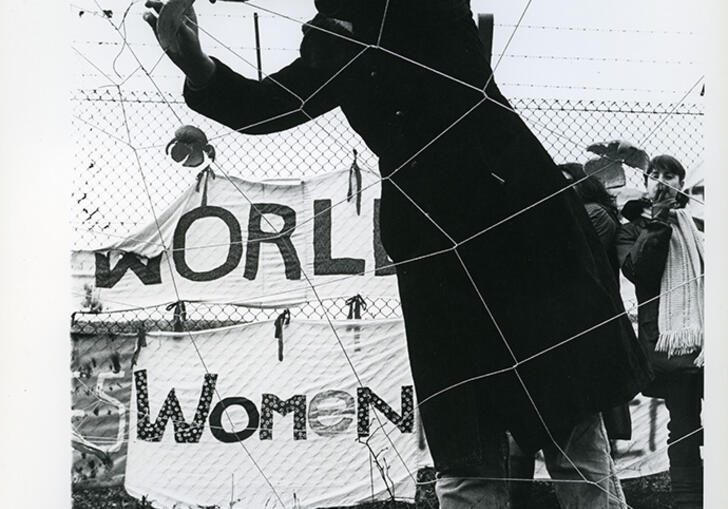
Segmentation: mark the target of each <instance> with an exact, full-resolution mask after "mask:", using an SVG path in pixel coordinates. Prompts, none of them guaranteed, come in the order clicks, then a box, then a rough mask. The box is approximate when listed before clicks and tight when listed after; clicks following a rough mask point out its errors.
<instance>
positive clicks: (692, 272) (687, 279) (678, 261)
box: [655, 209, 704, 366]
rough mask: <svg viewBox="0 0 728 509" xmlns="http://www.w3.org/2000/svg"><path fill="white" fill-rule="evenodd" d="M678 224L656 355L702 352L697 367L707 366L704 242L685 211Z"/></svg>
mask: <svg viewBox="0 0 728 509" xmlns="http://www.w3.org/2000/svg"><path fill="white" fill-rule="evenodd" d="M675 212H676V216H677V224H672V225H671V226H672V236H671V237H670V247H669V251H668V255H667V262H666V264H665V271H664V272H663V274H662V281H661V282H660V305H659V311H658V323H657V325H658V328H659V331H660V336H659V338H658V340H657V345H656V346H655V351H658V352H666V353H667V356H668V358H669V357H671V356H673V355H685V354H691V353H695V352H699V355H698V358H696V360H695V364H696V365H698V366H701V365H702V364H703V278H702V272H703V268H702V266H703V256H704V255H703V238H702V234H701V233H700V231H698V229H697V228H696V227H695V223H694V222H693V219H692V217H690V214H688V213H687V212H686V211H685V210H684V209H678V210H676V211H675Z"/></svg>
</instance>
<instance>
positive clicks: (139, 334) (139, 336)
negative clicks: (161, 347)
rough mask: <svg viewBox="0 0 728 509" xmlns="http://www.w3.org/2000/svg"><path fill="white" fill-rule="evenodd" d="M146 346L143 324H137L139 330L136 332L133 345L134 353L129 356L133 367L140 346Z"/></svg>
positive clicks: (145, 333)
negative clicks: (134, 344)
mask: <svg viewBox="0 0 728 509" xmlns="http://www.w3.org/2000/svg"><path fill="white" fill-rule="evenodd" d="M145 346H147V331H146V329H144V326H143V325H140V326H139V331H138V332H137V340H136V346H135V347H134V354H133V355H132V356H131V366H132V367H134V366H135V365H136V362H137V359H138V358H139V352H141V351H142V348H144V347H145Z"/></svg>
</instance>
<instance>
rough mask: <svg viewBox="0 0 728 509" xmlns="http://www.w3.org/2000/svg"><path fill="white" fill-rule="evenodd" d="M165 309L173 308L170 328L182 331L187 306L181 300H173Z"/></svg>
mask: <svg viewBox="0 0 728 509" xmlns="http://www.w3.org/2000/svg"><path fill="white" fill-rule="evenodd" d="M165 309H166V310H167V311H171V310H172V309H174V315H173V317H172V329H173V330H174V331H175V332H183V331H184V322H185V320H187V308H186V307H185V303H184V302H183V301H181V300H180V301H177V302H173V303H172V304H170V305H169V306H167V307H166V308H165Z"/></svg>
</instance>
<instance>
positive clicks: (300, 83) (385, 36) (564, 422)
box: [185, 0, 650, 470]
mask: <svg viewBox="0 0 728 509" xmlns="http://www.w3.org/2000/svg"><path fill="white" fill-rule="evenodd" d="M385 4H388V10H387V16H386V19H384V22H383V20H382V13H383V11H384V7H385ZM361 5H362V6H363V7H362V10H361V12H360V13H359V14H358V17H357V18H355V19H354V20H353V26H354V33H353V36H352V35H348V36H349V37H353V38H354V39H356V40H357V41H363V42H365V43H366V44H371V45H372V46H364V45H361V44H360V43H355V42H347V41H346V40H343V39H339V38H336V37H334V36H332V35H329V34H327V33H324V32H321V31H318V30H315V29H309V30H308V31H307V32H306V35H305V36H304V41H303V43H302V47H301V52H302V57H301V58H299V59H297V60H295V61H294V62H293V63H292V64H290V65H289V66H287V67H285V68H283V69H281V70H280V71H278V72H276V73H274V74H273V75H271V76H269V77H267V78H266V79H264V80H262V81H261V82H257V81H255V80H249V79H245V78H243V77H241V76H239V75H238V74H236V73H234V72H233V71H231V70H230V69H229V68H228V67H226V66H224V65H223V64H221V63H219V62H218V63H217V72H216V74H215V76H214V78H213V81H212V82H211V83H210V84H209V85H208V86H207V87H206V88H205V89H204V90H198V91H193V90H190V89H189V88H187V89H186V90H185V97H186V100H187V102H188V104H189V105H190V107H192V108H193V109H195V110H196V111H199V112H201V113H202V114H204V115H206V116H208V117H211V118H213V119H215V120H217V121H219V122H222V123H224V124H226V125H228V126H230V127H231V128H233V129H238V130H240V131H241V132H243V133H247V134H262V133H270V132H274V131H280V130H283V129H286V128H289V127H292V126H295V125H298V124H301V123H303V122H306V121H307V120H308V119H309V118H311V117H316V116H318V115H321V114H322V113H325V112H327V111H329V110H331V109H333V108H335V107H337V106H339V107H341V109H342V111H343V112H344V114H345V115H346V117H347V119H348V120H349V122H350V124H351V126H352V127H353V128H354V129H355V130H356V131H357V132H358V133H359V134H360V135H361V137H362V138H363V139H364V141H365V142H366V143H367V145H368V146H369V147H370V148H371V149H372V151H373V152H374V153H376V154H377V155H378V156H379V168H380V172H381V175H382V177H383V178H384V181H383V183H382V198H381V212H380V226H381V234H382V241H383V244H384V246H385V248H386V250H387V252H388V254H389V256H390V257H391V258H392V259H393V260H395V261H396V262H401V264H399V265H398V267H397V277H398V284H399V289H400V297H401V303H402V310H403V313H404V318H405V327H406V332H407V341H408V345H409V354H410V362H411V366H412V372H413V376H414V380H415V388H416V392H417V397H418V400H419V402H420V405H421V406H420V412H421V416H422V419H423V423H424V427H425V433H426V435H427V440H428V443H429V447H430V450H431V453H432V455H433V458H434V460H435V465H436V467H437V468H438V469H440V470H442V469H452V468H459V467H462V466H467V465H472V464H475V463H479V462H481V461H482V460H483V458H484V457H485V454H484V447H485V441H484V440H483V437H486V436H488V435H489V434H492V433H494V432H502V431H503V430H505V429H509V430H511V432H512V433H513V435H514V436H515V438H516V440H518V441H519V443H520V444H521V445H522V446H523V447H524V448H525V449H527V450H528V449H537V448H541V447H542V446H543V445H545V444H546V443H548V441H549V438H548V433H547V432H546V430H545V429H544V425H543V423H545V424H546V425H547V426H548V427H549V428H550V429H551V430H552V431H555V430H558V429H562V430H563V429H568V427H570V426H571V425H573V424H574V423H575V422H576V420H578V419H579V418H580V417H582V416H583V415H586V414H588V413H593V412H595V411H600V410H603V409H605V408H609V407H612V406H615V405H617V404H619V403H623V402H626V401H628V400H629V399H631V398H632V397H633V396H634V395H635V394H636V393H637V392H638V391H639V390H640V388H641V387H642V386H643V385H644V384H645V383H646V382H647V381H648V380H649V378H650V374H649V372H648V367H647V365H646V360H645V356H644V353H643V351H642V350H641V347H640V346H639V344H638V343H637V341H636V340H635V338H634V333H633V331H632V328H631V326H630V323H629V321H628V320H627V318H626V317H625V316H620V317H618V318H614V317H615V316H616V315H619V314H620V313H622V312H623V307H622V304H621V300H620V298H619V295H618V291H617V286H616V282H615V278H614V275H613V273H612V271H611V269H610V267H609V264H608V262H607V259H606V256H605V254H604V250H603V249H602V248H601V246H599V239H598V238H597V236H596V234H595V233H594V230H593V229H592V227H591V225H590V224H589V219H588V217H587V215H586V213H585V211H584V207H583V206H582V204H581V203H580V202H579V201H578V199H577V198H576V196H575V195H574V193H570V192H569V193H558V194H556V195H555V196H553V197H551V195H552V194H553V193H557V192H558V191H559V190H560V189H562V188H563V187H564V186H565V185H566V183H565V180H564V179H563V177H562V175H561V172H560V171H559V170H558V169H557V168H556V166H555V165H554V163H553V161H552V160H551V158H550V156H549V155H548V154H547V153H546V151H545V150H544V149H543V147H542V146H541V144H540V143H539V141H538V140H537V139H536V138H535V137H534V135H533V134H532V133H531V132H530V131H529V129H528V128H527V127H526V125H525V124H524V123H523V121H522V120H521V119H520V117H519V116H518V115H517V114H516V113H514V112H513V111H512V110H511V107H510V105H509V104H508V102H507V101H506V99H505V98H504V97H503V95H502V94H501V93H500V91H499V90H498V88H497V87H496V85H495V83H494V81H492V80H489V77H490V76H491V69H490V68H489V66H488V64H487V60H486V58H485V55H484V53H483V47H482V45H481V42H480V40H479V38H478V33H477V28H476V26H475V24H474V23H473V20H472V14H471V12H470V10H469V7H468V3H467V2H465V1H462V0H437V1H434V0H433V1H432V2H415V1H414V0H392V1H391V2H386V1H385V0H368V1H367V2H364V3H361ZM315 23H316V24H319V25H321V26H326V27H327V30H335V27H332V26H331V24H330V23H328V22H327V21H326V20H323V19H321V18H319V19H317V20H316V21H315ZM380 31H381V41H380V44H379V45H378V46H380V47H381V48H382V49H379V48H378V47H374V45H376V44H375V43H376V42H377V39H378V38H379V37H380ZM327 55H330V56H329V57H327ZM486 84H487V87H486ZM281 85H282V86H281ZM284 87H285V88H284ZM484 88H485V89H486V91H487V96H486V95H485V94H483V92H482V89H484ZM286 89H287V90H286ZM302 100H305V101H302ZM269 119H271V120H269ZM553 127H554V128H555V129H558V128H559V126H557V125H555V126H553ZM541 200H543V201H541ZM456 245H457V249H454V246H456ZM437 253H439V254H437ZM417 257H420V258H417ZM413 258H417V259H416V260H414V261H410V260H412V259H413ZM517 362H518V363H519V364H518V365H517V367H516V368H515V369H514V366H516V363H517Z"/></svg>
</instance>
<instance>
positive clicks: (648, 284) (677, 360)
mask: <svg viewBox="0 0 728 509" xmlns="http://www.w3.org/2000/svg"><path fill="white" fill-rule="evenodd" d="M629 205H631V202H630V203H628V204H627V205H625V207H628V206H629ZM671 236H672V228H671V226H670V224H669V223H667V222H664V221H660V220H652V221H650V220H647V219H645V218H643V217H635V218H634V219H632V221H630V222H629V223H627V224H624V225H622V226H620V228H619V230H618V232H617V240H616V244H617V255H618V258H619V262H620V265H621V267H622V272H623V273H624V275H625V277H626V278H627V279H629V280H630V281H631V282H632V283H634V287H635V295H636V297H637V303H638V305H639V308H638V311H637V321H638V323H639V331H638V337H639V339H640V341H641V342H642V343H643V344H644V345H645V349H646V350H647V352H648V358H649V360H650V362H651V364H652V367H653V369H654V372H655V375H656V377H655V380H654V382H653V383H651V384H650V385H649V386H647V387H645V388H644V390H643V391H642V392H643V393H644V394H645V395H648V396H654V397H660V398H664V397H665V395H666V385H665V384H666V382H667V381H668V379H669V378H670V377H671V376H673V375H676V374H678V375H679V374H685V373H700V372H701V371H702V369H701V368H698V367H696V366H695V365H694V364H693V361H694V360H695V358H696V357H697V355H698V354H697V353H693V354H688V355H674V356H672V357H670V358H668V357H667V353H666V352H656V351H655V345H656V344H657V340H658V338H659V336H660V331H659V328H658V313H659V308H660V299H659V295H660V284H661V281H662V274H663V272H664V271H665V264H666V263H667V254H668V250H669V248H670V237H671Z"/></svg>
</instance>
